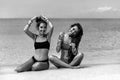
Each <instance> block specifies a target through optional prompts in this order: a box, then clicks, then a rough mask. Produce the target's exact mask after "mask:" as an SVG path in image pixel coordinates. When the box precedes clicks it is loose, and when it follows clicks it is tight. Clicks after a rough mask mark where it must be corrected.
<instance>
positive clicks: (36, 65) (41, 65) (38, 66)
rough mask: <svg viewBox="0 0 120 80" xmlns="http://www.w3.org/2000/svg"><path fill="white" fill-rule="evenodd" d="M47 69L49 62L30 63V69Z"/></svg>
mask: <svg viewBox="0 0 120 80" xmlns="http://www.w3.org/2000/svg"><path fill="white" fill-rule="evenodd" d="M47 69H49V62H36V63H34V64H33V65H32V71H41V70H47Z"/></svg>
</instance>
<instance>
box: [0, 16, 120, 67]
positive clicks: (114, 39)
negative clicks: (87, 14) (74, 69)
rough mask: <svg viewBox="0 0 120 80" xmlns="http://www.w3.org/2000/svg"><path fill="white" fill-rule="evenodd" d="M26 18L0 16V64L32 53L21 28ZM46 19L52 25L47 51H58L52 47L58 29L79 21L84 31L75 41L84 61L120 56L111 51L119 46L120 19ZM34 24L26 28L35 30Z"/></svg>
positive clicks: (55, 41)
mask: <svg viewBox="0 0 120 80" xmlns="http://www.w3.org/2000/svg"><path fill="white" fill-rule="evenodd" d="M28 20H29V19H24V18H17V19H16V18H15V19H0V65H16V64H21V63H23V62H25V61H26V60H28V59H29V58H30V57H31V56H32V55H33V54H34V47H33V41H32V40H31V39H30V38H29V37H28V36H27V35H26V34H25V33H24V32H23V29H24V26H25V25H26V24H27V21H28ZM50 20H51V22H52V23H53V25H54V27H55V29H54V32H53V36H52V41H51V48H50V53H49V55H52V54H55V55H60V53H56V51H55V47H56V43H57V38H58V35H59V33H60V32H62V31H66V30H67V29H68V28H69V26H70V25H71V24H73V23H76V22H79V23H80V24H81V25H82V27H83V31H84V35H83V37H82V40H81V42H80V45H79V52H83V53H85V54H86V56H87V57H86V58H85V60H86V61H87V60H91V61H92V60H93V62H95V61H96V60H95V59H98V58H99V59H100V60H102V61H105V60H106V61H107V59H108V61H109V60H110V59H112V58H113V57H114V58H113V59H115V58H116V57H117V60H115V61H118V60H120V58H119V57H120V54H119V52H117V53H116V54H115V51H116V50H119V49H120V19H50ZM34 26H35V23H33V25H32V26H31V28H30V29H31V31H34V32H35V33H36V30H35V27H34ZM48 29H49V28H48ZM113 50H114V55H113V53H112V51H113ZM103 51H104V52H103ZM105 51H106V52H105ZM107 51H108V52H107ZM101 52H102V53H103V54H102V53H101ZM109 52H110V53H109ZM101 56H102V57H101ZM106 56H107V58H106ZM108 56H110V57H108ZM113 61H114V60H113Z"/></svg>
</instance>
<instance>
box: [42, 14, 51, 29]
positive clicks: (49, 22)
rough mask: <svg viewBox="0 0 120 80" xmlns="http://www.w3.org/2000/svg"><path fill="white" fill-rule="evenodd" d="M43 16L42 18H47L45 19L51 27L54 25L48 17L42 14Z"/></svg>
mask: <svg viewBox="0 0 120 80" xmlns="http://www.w3.org/2000/svg"><path fill="white" fill-rule="evenodd" d="M41 18H42V19H43V20H45V21H46V22H47V23H48V24H49V26H50V27H53V25H52V23H51V21H50V20H49V19H48V18H47V17H45V16H41Z"/></svg>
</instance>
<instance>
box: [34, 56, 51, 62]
mask: <svg viewBox="0 0 120 80" xmlns="http://www.w3.org/2000/svg"><path fill="white" fill-rule="evenodd" d="M32 59H33V61H34V62H48V61H49V59H46V60H41V61H38V60H36V59H35V57H34V56H33V57H32Z"/></svg>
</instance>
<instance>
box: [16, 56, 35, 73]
mask: <svg viewBox="0 0 120 80" xmlns="http://www.w3.org/2000/svg"><path fill="white" fill-rule="evenodd" d="M33 64H34V60H33V59H32V58H30V59H29V60H28V61H26V62H25V63H23V64H22V65H20V66H18V67H17V68H16V69H15V71H17V72H24V71H29V70H31V68H32V65H33Z"/></svg>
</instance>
